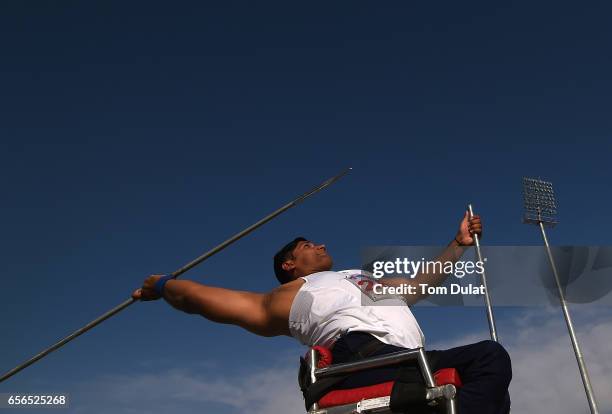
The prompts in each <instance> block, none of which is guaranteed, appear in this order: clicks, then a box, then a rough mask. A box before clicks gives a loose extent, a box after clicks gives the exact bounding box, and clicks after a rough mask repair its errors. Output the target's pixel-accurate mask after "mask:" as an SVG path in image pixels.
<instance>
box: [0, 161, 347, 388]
mask: <svg viewBox="0 0 612 414" xmlns="http://www.w3.org/2000/svg"><path fill="white" fill-rule="evenodd" d="M351 170H352V168H347V169H346V170H344V171H342V172H341V173H340V174H338V175H336V176H334V177H332V178H330V179H328V180H326V181H324V182H323V183H321V184H320V185H318V186H317V187H315V188H313V189H312V190H310V191H307V192H306V193H304V194H302V195H301V196H299V197H298V198H296V199H295V200H293V201H290V202H289V203H287V204H285V205H284V206H282V207H281V208H279V209H278V210H276V211H274V212H273V213H270V214H268V215H267V216H266V217H264V218H262V219H261V220H259V221H258V222H256V223H255V224H252V225H251V226H249V227H247V228H246V229H244V230H242V231H241V232H239V233H236V234H235V235H233V236H232V237H230V238H229V239H227V240H225V241H224V242H223V243H221V244H219V245H218V246H216V247H214V248H212V249H210V250H209V251H207V252H206V253H204V254H202V255H201V256H199V257H197V258H196V259H194V260H192V261H191V262H189V263H187V264H186V265H185V266H183V267H181V268H180V269H178V270H176V271H174V272H172V273H170V275H172V277H173V278H177V277H179V276H180V275H182V274H183V273H185V272H186V271H188V270H189V269H191V268H194V267H195V266H197V265H199V264H200V263H202V262H203V261H204V260H206V259H208V258H209V257H210V256H212V255H214V254H216V253H218V252H220V251H221V250H223V249H225V248H226V247H227V246H229V245H230V244H232V243H234V242H235V241H237V240H239V239H241V238H243V237H244V236H246V235H247V234H249V233H250V232H252V231H253V230H255V229H257V228H258V227H260V226H262V225H264V224H266V223H267V222H268V221H270V220H272V219H273V218H274V217H276V216H278V215H279V214H281V213H283V212H284V211H286V210H289V209H290V208H291V207H294V206H296V205H297V204H299V203H301V202H302V201H304V200H305V199H306V198H308V197H310V196H311V195H313V194H315V193H318V192H319V191H321V190H322V189H324V188H325V187H328V186H329V185H331V184H333V183H334V182H336V181H337V180H339V179H340V178H342V177H343V176H345V175H346V174H348V172H349V171H351ZM134 302H137V300H136V299H134V298H130V299H128V300H126V301H125V302H123V303H121V304H120V305H117V306H115V307H114V308H113V309H111V310H109V311H108V312H106V313H105V314H104V315H101V316H99V317H98V318H96V319H94V320H93V321H91V322H89V323H88V324H87V325H85V326H83V327H82V328H79V329H77V330H76V331H74V332H73V333H71V334H70V335H68V336H67V337H65V338H64V339H62V340H61V341H59V342H57V343H55V344H53V345H51V346H50V347H49V348H47V349H45V350H44V351H42V352H40V353H38V354H36V355H34V356H33V357H32V358H30V359H29V360H27V361H26V362H24V363H23V364H21V365H19V366H17V367H15V368H13V369H12V370H10V371H8V372H7V373H6V374H4V375H2V377H0V382H2V381H4V380H6V379H8V378H10V377H12V376H13V375H15V374H16V373H18V372H19V371H21V370H22V369H24V368H26V367H29V366H30V365H32V364H33V363H35V362H36V361H38V360H39V359H41V358H43V357H45V356H46V355H48V354H50V353H51V352H53V351H55V350H56V349H58V348H60V347H62V346H63V345H65V344H67V343H68V342H70V341H72V340H73V339H74V338H76V337H77V336H79V335H82V334H84V333H85V332H87V331H89V330H90V329H91V328H93V327H94V326H96V325H99V324H100V323H102V322H103V321H105V320H106V319H108V318H110V317H111V316H113V315H115V314H117V313H119V312H121V311H122V310H123V309H125V308H127V307H128V306H130V305H131V304H132V303H134Z"/></svg>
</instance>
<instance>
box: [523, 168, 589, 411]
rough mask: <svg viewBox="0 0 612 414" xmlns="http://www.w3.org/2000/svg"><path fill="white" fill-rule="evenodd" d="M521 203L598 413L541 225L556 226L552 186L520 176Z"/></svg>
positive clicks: (583, 378)
mask: <svg viewBox="0 0 612 414" xmlns="http://www.w3.org/2000/svg"><path fill="white" fill-rule="evenodd" d="M523 200H524V202H525V215H524V216H523V222H524V223H528V224H535V225H537V226H538V227H540V231H541V232H542V238H543V239H544V245H545V246H546V253H547V254H548V260H549V261H550V267H551V268H552V271H553V275H554V276H555V282H556V283H557V289H558V294H559V300H560V301H561V309H563V316H564V317H565V323H566V324H567V330H568V332H569V336H570V339H571V341H572V346H573V348H574V353H575V354H576V360H577V361H578V369H579V370H580V376H581V377H582V384H583V385H584V391H585V392H586V396H587V400H588V402H589V408H590V409H591V413H592V414H598V413H599V409H598V408H597V403H596V402H595V396H594V395H593V388H592V387H591V380H590V378H589V372H588V371H587V367H586V364H585V362H584V357H583V356H582V351H581V350H580V345H579V344H578V339H577V338H576V332H575V331H574V324H573V323H572V318H571V316H570V313H569V309H568V307H567V302H566V300H565V295H564V294H563V289H562V288H561V281H560V280H559V273H558V272H557V266H556V265H555V260H554V257H553V255H552V252H551V250H550V245H549V244H548V238H547V237H546V231H545V229H544V226H549V227H552V226H554V225H556V224H557V223H558V221H557V220H556V218H555V216H556V215H557V206H556V203H555V193H554V191H553V188H552V183H550V182H548V181H542V180H540V179H535V178H527V177H523Z"/></svg>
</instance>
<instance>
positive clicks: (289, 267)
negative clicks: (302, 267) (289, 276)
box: [281, 260, 295, 272]
mask: <svg viewBox="0 0 612 414" xmlns="http://www.w3.org/2000/svg"><path fill="white" fill-rule="evenodd" d="M281 267H282V268H283V270H284V271H285V272H291V271H292V270H293V269H295V263H294V261H293V260H287V261H286V262H285V263H283V264H282V265H281Z"/></svg>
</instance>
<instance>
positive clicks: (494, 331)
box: [468, 204, 499, 342]
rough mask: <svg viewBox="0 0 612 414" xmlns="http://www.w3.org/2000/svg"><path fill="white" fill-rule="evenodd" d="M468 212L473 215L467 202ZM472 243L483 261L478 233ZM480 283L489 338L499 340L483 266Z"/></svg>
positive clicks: (480, 260) (478, 256)
mask: <svg viewBox="0 0 612 414" xmlns="http://www.w3.org/2000/svg"><path fill="white" fill-rule="evenodd" d="M468 212H469V215H470V219H471V218H472V217H474V210H473V209H472V205H471V204H468ZM472 237H474V244H475V245H476V256H477V258H478V261H479V262H483V260H482V253H481V251H480V240H478V235H477V234H473V235H472ZM482 285H483V286H484V291H485V295H484V298H485V305H486V308H487V320H488V321H489V333H490V334H491V339H492V340H493V341H495V342H499V341H498V339H497V328H496V327H495V318H494V317H493V307H492V306H491V298H490V297H489V287H488V286H487V275H486V274H485V272H484V267H483V271H482Z"/></svg>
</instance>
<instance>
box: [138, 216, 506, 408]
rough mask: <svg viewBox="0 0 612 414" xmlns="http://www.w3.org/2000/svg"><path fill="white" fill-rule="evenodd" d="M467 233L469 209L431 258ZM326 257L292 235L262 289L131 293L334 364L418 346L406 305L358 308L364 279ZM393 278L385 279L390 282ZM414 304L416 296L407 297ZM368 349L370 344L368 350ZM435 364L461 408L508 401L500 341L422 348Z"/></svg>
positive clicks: (169, 283)
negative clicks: (281, 338)
mask: <svg viewBox="0 0 612 414" xmlns="http://www.w3.org/2000/svg"><path fill="white" fill-rule="evenodd" d="M473 234H478V235H482V223H481V220H480V217H479V216H474V217H473V218H471V219H469V217H468V214H467V212H466V213H465V215H464V217H463V219H462V220H461V223H460V226H459V230H458V231H457V233H456V236H455V238H454V239H453V241H451V243H450V244H449V245H448V247H447V248H446V249H445V250H444V251H443V252H442V254H441V255H440V256H439V257H438V258H437V260H439V261H457V260H458V259H459V257H461V255H462V254H463V251H464V247H465V246H470V245H472V244H473V243H474V238H473ZM331 268H332V258H331V256H330V255H329V254H328V253H327V250H326V248H325V245H323V244H315V243H313V242H311V241H309V240H306V239H304V238H296V239H295V240H293V241H292V242H291V243H289V244H288V245H286V246H285V247H284V248H283V249H281V251H279V252H278V253H277V254H276V255H275V257H274V270H275V273H276V276H277V278H278V280H279V282H280V283H281V285H280V286H279V287H277V288H276V289H273V290H272V291H270V292H268V293H265V294H262V293H253V292H245V291H236V290H229V289H223V288H218V287H211V286H205V285H202V284H200V283H196V282H192V281H189V280H175V279H171V278H170V277H169V276H161V275H152V276H149V277H148V278H147V279H146V280H145V281H144V284H143V286H142V288H140V289H137V290H136V291H134V293H133V294H132V297H133V298H134V299H137V300H156V299H160V298H162V297H163V298H164V299H165V300H166V301H167V302H168V303H169V304H170V305H172V306H173V307H174V308H176V309H178V310H181V311H183V312H186V313H190V314H200V315H202V316H204V317H205V318H207V319H209V320H211V321H214V322H219V323H228V324H233V325H238V326H241V327H243V328H244V329H246V330H248V331H250V332H253V333H255V334H257V335H262V336H278V335H287V336H292V337H294V338H296V339H298V340H299V341H300V342H302V343H303V344H305V345H308V346H314V345H324V346H327V347H333V358H334V362H343V361H348V360H353V359H354V356H355V354H357V353H359V352H360V350H361V349H363V346H364V345H368V346H369V344H372V343H373V342H376V343H377V344H375V345H379V346H377V347H375V352H373V353H370V354H368V355H379V354H383V353H388V352H393V351H396V350H398V349H403V348H414V347H417V346H422V345H423V335H422V332H421V330H420V328H419V326H418V323H417V321H416V319H415V318H414V316H413V315H412V312H411V311H410V308H409V307H408V306H406V304H403V306H363V305H362V302H361V300H362V297H363V296H362V294H363V287H364V285H366V283H363V282H367V280H366V279H364V278H365V276H364V275H362V274H360V272H359V271H358V270H357V271H341V272H333V271H331ZM445 277H446V276H445V275H442V274H440V275H438V274H433V273H431V274H420V275H418V276H417V277H415V278H413V279H408V280H406V279H402V282H403V283H409V284H414V285H415V286H418V284H419V283H422V282H423V281H424V280H425V278H427V283H429V284H430V285H432V284H439V283H441V282H442V281H443V280H444V278H445ZM394 282H397V281H396V280H393V279H391V280H390V281H389V282H388V283H390V284H393V283H394ZM408 300H410V301H412V302H414V301H416V300H418V297H417V296H415V295H411V297H410V298H408ZM370 349H373V348H370ZM428 357H430V358H431V359H432V360H433V362H431V361H430V364H431V365H432V369H433V370H437V369H440V368H446V367H452V368H456V369H457V370H458V371H459V374H460V377H461V379H462V381H463V384H464V385H463V387H462V388H460V389H459V392H458V394H457V405H458V412H459V413H460V414H468V413H478V414H502V413H504V414H506V413H508V412H509V407H510V401H509V397H508V392H507V389H508V385H509V383H510V379H511V375H512V373H511V367H510V358H509V356H508V354H507V352H506V351H505V350H504V349H503V347H501V345H499V344H497V343H495V342H492V341H482V342H479V343H477V344H472V345H466V346H462V347H458V348H453V349H449V350H446V351H430V352H429V353H428ZM394 375H395V371H390V370H389V369H384V368H383V369H377V370H371V371H369V372H367V373H362V374H356V375H353V376H352V377H351V378H348V379H346V380H345V381H343V382H342V383H341V384H339V388H351V387H358V386H363V385H368V384H374V383H379V382H383V381H388V380H390V379H393V378H394Z"/></svg>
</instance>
